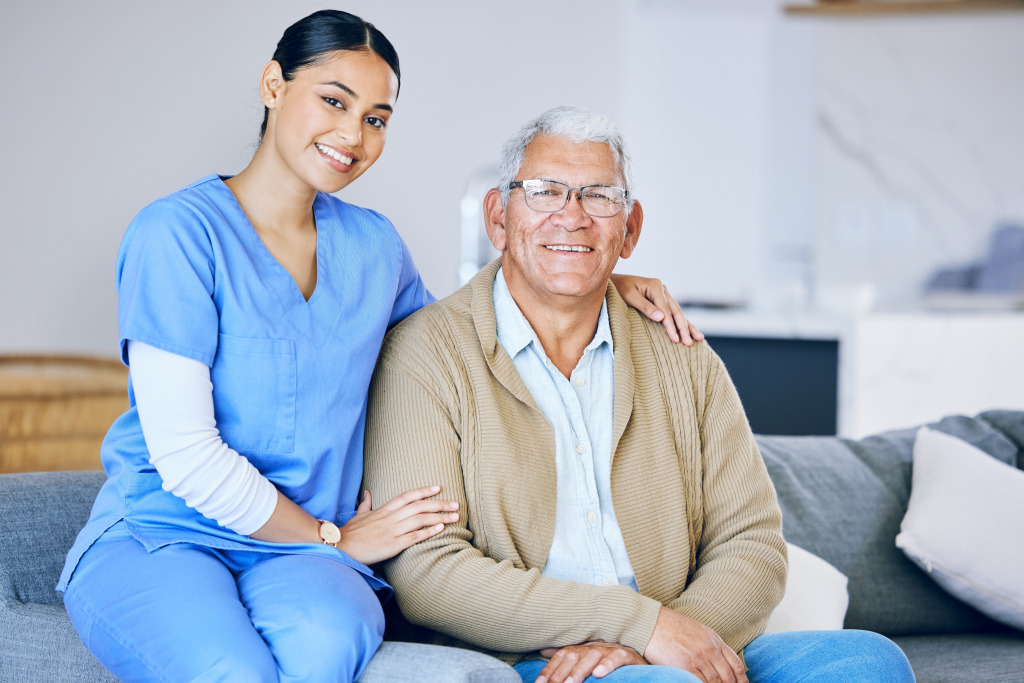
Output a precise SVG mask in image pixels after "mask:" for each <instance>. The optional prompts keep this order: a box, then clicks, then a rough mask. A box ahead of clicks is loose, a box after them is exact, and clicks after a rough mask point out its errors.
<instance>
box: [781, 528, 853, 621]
mask: <svg viewBox="0 0 1024 683" xmlns="http://www.w3.org/2000/svg"><path fill="white" fill-rule="evenodd" d="M786 548H787V549H788V550H789V576H788V577H787V579H786V594H785V595H784V596H783V597H782V602H780V603H779V606H778V607H776V608H775V611H774V612H772V616H771V618H770V619H769V620H768V627H767V628H766V629H765V633H780V632H782V631H834V630H837V629H841V628H842V627H843V619H845V618H846V608H847V607H848V606H849V604H850V594H849V593H847V591H846V584H847V581H848V580H847V578H846V575H845V574H843V573H842V572H841V571H839V570H838V569H836V568H835V567H833V566H832V565H830V564H829V563H828V562H826V561H825V560H823V559H821V558H820V557H818V556H817V555H815V554H813V553H809V552H807V551H806V550H804V549H803V548H798V547H797V546H795V545H793V544H792V543H787V544H786Z"/></svg>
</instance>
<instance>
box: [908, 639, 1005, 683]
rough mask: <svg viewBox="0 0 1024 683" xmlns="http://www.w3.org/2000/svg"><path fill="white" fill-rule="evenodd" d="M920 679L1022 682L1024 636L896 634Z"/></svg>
mask: <svg viewBox="0 0 1024 683" xmlns="http://www.w3.org/2000/svg"><path fill="white" fill-rule="evenodd" d="M893 640H894V641H895V642H896V644H897V645H899V646H900V648H902V650H903V652H904V653H906V655H907V659H909V660H910V666H911V668H913V669H914V675H915V676H916V677H917V683H977V681H984V682H985V683H1020V681H1021V675H1022V674H1021V672H1022V671H1024V636H1022V635H1020V634H1016V635H1015V634H1012V633H1004V634H996V633H988V634H964V635H958V636H952V635H936V636H904V637H901V638H893Z"/></svg>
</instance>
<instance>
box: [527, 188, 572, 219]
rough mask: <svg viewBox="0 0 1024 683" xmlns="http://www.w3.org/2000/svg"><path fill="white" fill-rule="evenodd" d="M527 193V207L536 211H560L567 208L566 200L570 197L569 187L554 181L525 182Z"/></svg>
mask: <svg viewBox="0 0 1024 683" xmlns="http://www.w3.org/2000/svg"><path fill="white" fill-rule="evenodd" d="M523 190H525V191H526V205H527V206H528V207H530V208H531V209H533V210H534V211H548V212H553V211H558V210H559V209H561V208H562V207H563V206H565V198H566V197H567V196H568V195H569V187H568V186H567V185H563V184H562V183H556V182H555V181H553V180H526V181H524V182H523Z"/></svg>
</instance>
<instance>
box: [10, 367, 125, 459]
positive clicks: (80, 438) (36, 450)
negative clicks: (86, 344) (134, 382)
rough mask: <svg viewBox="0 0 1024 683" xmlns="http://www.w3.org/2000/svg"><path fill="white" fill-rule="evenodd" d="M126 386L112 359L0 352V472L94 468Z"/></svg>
mask: <svg viewBox="0 0 1024 683" xmlns="http://www.w3.org/2000/svg"><path fill="white" fill-rule="evenodd" d="M127 386H128V369H127V368H126V367H124V366H123V365H122V364H121V363H120V362H119V361H117V360H113V359H106V358H90V357H84V356H0V472H38V471H48V470H94V469H99V468H100V467H101V465H100V443H101V442H102V441H103V436H104V435H105V434H106V432H107V429H109V428H110V424H111V423H112V422H113V421H114V420H115V419H116V418H117V416H118V415H120V414H121V413H123V412H124V411H125V410H126V409H127V408H128V393H127V391H126V388H127Z"/></svg>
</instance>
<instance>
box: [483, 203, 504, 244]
mask: <svg viewBox="0 0 1024 683" xmlns="http://www.w3.org/2000/svg"><path fill="white" fill-rule="evenodd" d="M484 225H485V226H486V228H487V236H488V237H489V238H491V244H493V245H494V248H495V249H497V250H498V251H505V245H506V244H507V241H508V240H507V238H506V234H505V206H504V204H502V202H501V192H499V191H498V188H491V189H490V190H488V191H487V195H486V196H484Z"/></svg>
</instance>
